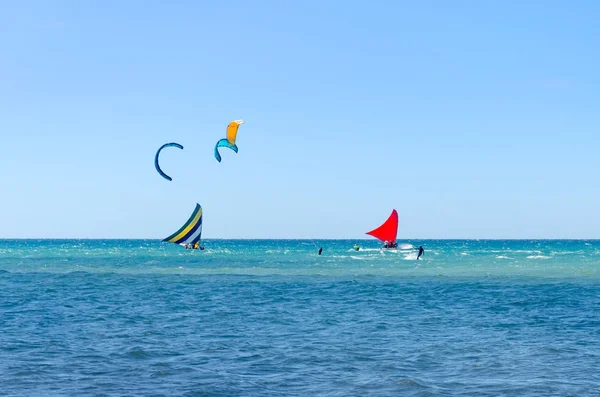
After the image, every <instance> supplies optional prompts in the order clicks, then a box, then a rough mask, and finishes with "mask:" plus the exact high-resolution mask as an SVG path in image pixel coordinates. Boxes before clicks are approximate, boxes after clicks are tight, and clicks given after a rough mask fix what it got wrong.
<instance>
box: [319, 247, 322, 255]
mask: <svg viewBox="0 0 600 397" xmlns="http://www.w3.org/2000/svg"><path fill="white" fill-rule="evenodd" d="M322 252H323V247H320V248H319V255H321V253H322Z"/></svg>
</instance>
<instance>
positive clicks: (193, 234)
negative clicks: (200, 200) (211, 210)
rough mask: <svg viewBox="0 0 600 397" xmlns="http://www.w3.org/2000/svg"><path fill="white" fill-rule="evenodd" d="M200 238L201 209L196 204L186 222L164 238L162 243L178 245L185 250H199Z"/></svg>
mask: <svg viewBox="0 0 600 397" xmlns="http://www.w3.org/2000/svg"><path fill="white" fill-rule="evenodd" d="M201 238H202V207H201V206H200V204H196V208H195V209H194V212H192V215H191V216H190V218H189V219H188V220H187V222H186V223H185V224H184V225H183V226H182V227H181V228H179V230H177V231H176V232H175V233H173V234H172V235H170V236H169V237H167V238H165V239H164V240H163V241H166V242H169V243H174V244H179V245H182V246H184V247H186V248H194V249H196V248H200V249H204V247H202V246H200V239H201Z"/></svg>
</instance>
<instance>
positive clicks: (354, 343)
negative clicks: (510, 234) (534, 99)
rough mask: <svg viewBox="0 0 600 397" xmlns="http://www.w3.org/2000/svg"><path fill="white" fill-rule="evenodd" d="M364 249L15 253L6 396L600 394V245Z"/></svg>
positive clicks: (2, 258)
mask: <svg viewBox="0 0 600 397" xmlns="http://www.w3.org/2000/svg"><path fill="white" fill-rule="evenodd" d="M353 243H354V242H348V241H310V240H306V241H233V242H231V241H212V242H211V241H208V242H206V243H205V244H206V246H207V250H206V251H204V252H200V251H186V250H183V249H180V247H176V246H172V245H167V244H165V243H160V242H158V241H118V240H114V241H111V240H99V241H51V240H48V241H6V240H5V241H0V330H1V332H0V395H6V396H36V395H44V396H53V395H57V396H74V395H98V396H100V395H107V396H108V395H110V396H114V395H116V396H121V395H145V396H298V395H310V394H313V395H319V396H321V395H322V396H364V395H373V396H398V395H401V396H597V395H598V394H599V393H600V277H599V276H598V274H599V273H598V268H600V242H594V241H590V242H585V241H570V242H569V241H562V242H560V241H559V242H557V241H504V242H499V241H487V242H486V241H427V242H419V244H425V245H424V247H425V249H426V252H425V256H424V260H422V261H416V260H414V250H412V249H411V247H410V246H408V245H407V246H403V248H404V249H401V250H397V251H385V252H381V251H379V250H378V249H377V248H376V247H377V244H376V243H374V242H359V243H360V244H361V245H365V247H364V248H365V249H364V250H361V251H358V252H356V251H352V250H351V246H352V244H353ZM318 246H324V252H323V255H322V256H318V255H316V249H317V248H318Z"/></svg>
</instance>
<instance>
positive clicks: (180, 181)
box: [0, 0, 600, 241]
mask: <svg viewBox="0 0 600 397" xmlns="http://www.w3.org/2000/svg"><path fill="white" fill-rule="evenodd" d="M599 20H600V3H598V2H596V1H577V2H569V1H525V2H522V1H513V2H507V1H452V2H448V1H412V2H408V1H368V2H367V1H362V2H356V1H320V0H307V1H296V2H291V1H289V2H288V1H275V0H273V1H238V2H232V1H211V2H208V1H206V2H202V1H192V0H189V1H183V0H182V1H148V0H144V1H141V0H138V1H134V0H130V1H109V0H107V1H53V2H49V1H12V2H8V1H7V2H2V3H1V4H0V137H1V141H0V169H1V170H2V179H3V181H2V184H1V186H2V194H1V196H0V237H2V238H21V237H23V238H25V237H32V238H35V237H48V238H53V237H57V238H59V237H82V238H97V237H98V238H101V237H107V238H113V237H114V238H119V237H124V238H137V237H140V238H142V237H143V238H162V237H165V236H167V235H169V234H171V233H172V232H173V231H175V230H176V229H177V228H178V227H179V226H180V225H181V224H182V223H183V222H184V221H185V220H186V219H187V217H188V216H189V214H190V213H191V211H192V210H193V208H194V205H195V203H196V202H198V203H200V204H201V205H202V206H203V208H204V214H205V223H204V234H203V236H204V237H205V238H363V237H365V238H366V237H368V236H365V235H364V232H366V231H368V230H370V229H372V228H374V227H376V226H378V225H379V224H380V223H381V222H383V221H384V220H385V219H386V217H387V216H388V215H389V213H390V211H391V209H392V208H396V209H397V210H398V212H399V215H400V227H399V240H400V241H402V240H409V239H419V238H600V208H599V207H600V172H599V171H600V72H599V71H600V23H598V21H599ZM238 118H242V119H244V120H246V124H244V125H243V126H242V127H241V128H240V131H239V135H238V146H239V153H238V154H234V153H233V152H231V151H224V155H223V157H224V159H223V162H222V163H218V162H217V161H216V160H215V159H214V157H213V147H214V144H215V143H216V141H217V140H218V139H220V138H222V137H224V133H225V127H226V125H227V123H228V122H229V121H230V120H233V119H238ZM166 142H179V143H180V144H182V145H183V146H184V147H185V150H184V151H179V150H177V149H171V150H170V151H168V153H167V151H164V152H163V154H164V156H162V162H161V163H162V166H163V169H164V170H165V171H166V172H167V173H168V174H169V175H171V176H172V177H173V181H172V182H168V181H166V180H164V179H163V178H161V177H160V176H159V175H158V174H157V172H156V171H155V169H154V165H153V158H154V153H155V151H156V150H157V149H158V147H159V146H160V145H162V144H163V143H166Z"/></svg>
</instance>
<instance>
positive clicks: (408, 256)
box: [404, 252, 417, 261]
mask: <svg viewBox="0 0 600 397" xmlns="http://www.w3.org/2000/svg"><path fill="white" fill-rule="evenodd" d="M404 260H405V261H416V260H417V253H416V252H411V253H409V254H406V255H404Z"/></svg>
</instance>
